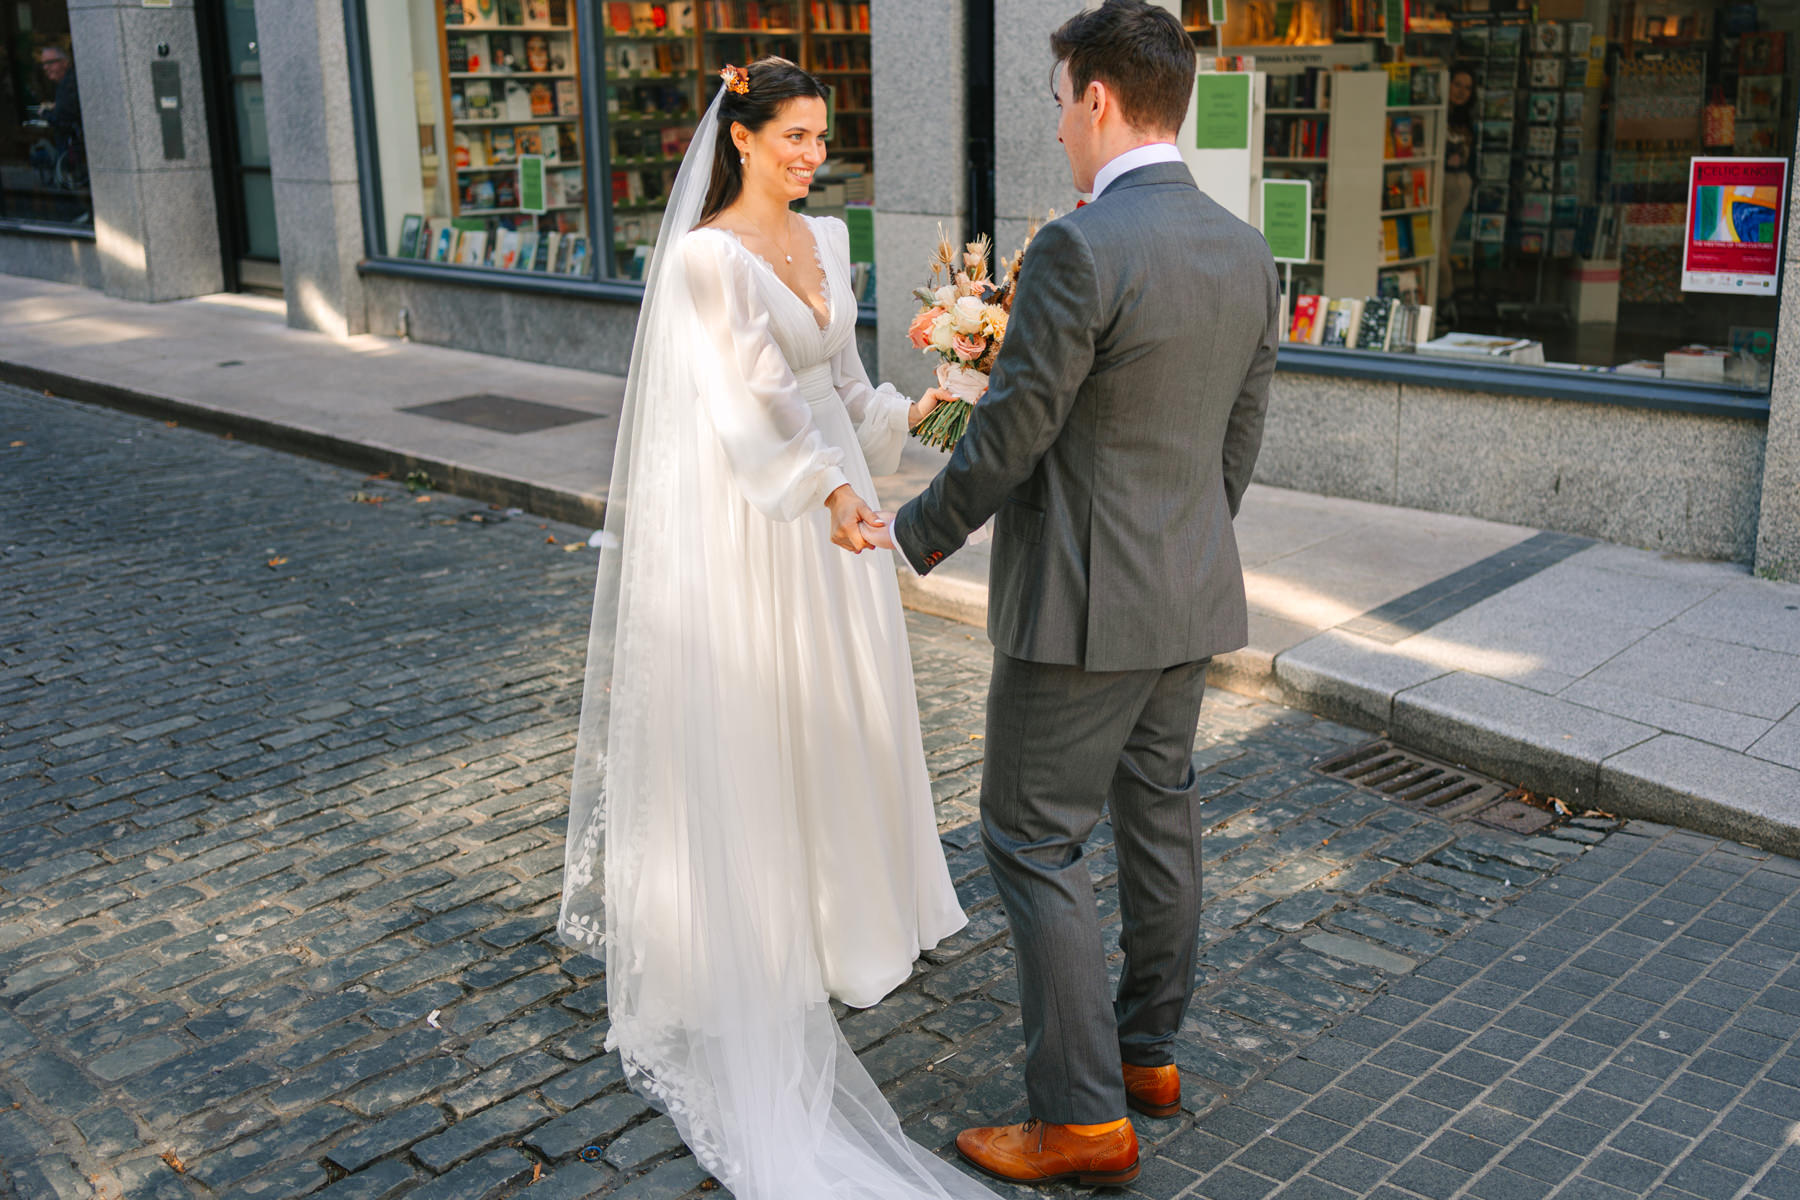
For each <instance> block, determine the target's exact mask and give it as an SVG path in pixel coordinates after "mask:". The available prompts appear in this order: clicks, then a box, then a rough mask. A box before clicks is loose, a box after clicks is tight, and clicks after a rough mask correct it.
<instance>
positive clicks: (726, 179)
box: [700, 55, 826, 225]
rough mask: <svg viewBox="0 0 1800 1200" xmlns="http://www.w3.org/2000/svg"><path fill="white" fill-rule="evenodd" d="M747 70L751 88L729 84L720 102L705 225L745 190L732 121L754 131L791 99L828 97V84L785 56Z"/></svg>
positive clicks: (702, 214) (703, 210)
mask: <svg viewBox="0 0 1800 1200" xmlns="http://www.w3.org/2000/svg"><path fill="white" fill-rule="evenodd" d="M748 72H749V77H750V79H749V82H750V88H749V90H748V91H745V92H741V93H740V92H735V91H732V90H731V89H730V88H726V90H725V98H724V100H722V101H720V103H719V137H718V141H717V143H716V144H715V146H714V148H713V169H712V181H711V183H710V185H709V186H708V187H707V189H706V203H705V204H704V205H703V206H702V207H701V209H700V224H702V225H704V224H706V223H707V222H708V221H710V220H712V219H713V218H714V217H716V216H718V215H719V214H720V213H721V212H723V211H725V210H726V209H727V208H729V207H731V204H732V202H733V201H734V200H736V199H737V198H738V196H739V195H741V194H742V193H743V190H744V169H743V167H742V166H740V165H739V163H738V148H737V143H736V142H733V141H732V140H731V126H732V125H733V123H736V124H738V125H742V126H743V127H744V128H745V129H748V130H749V131H750V132H751V133H755V132H756V131H757V130H759V129H761V128H762V127H763V126H764V125H767V124H768V123H769V122H770V121H773V120H774V119H775V117H776V115H777V114H779V113H780V112H781V106H782V105H784V104H786V103H787V102H788V101H790V100H806V99H819V100H824V99H826V95H825V85H824V84H822V83H820V82H819V81H818V80H817V79H814V78H813V77H812V76H811V75H808V74H807V73H806V72H805V71H802V70H801V69H800V68H799V67H798V66H796V65H795V64H793V63H791V62H789V61H788V60H787V59H785V58H776V57H774V56H772V55H771V56H770V57H768V58H759V59H757V60H756V61H755V62H753V63H751V64H750V66H749V68H748ZM721 86H723V85H721Z"/></svg>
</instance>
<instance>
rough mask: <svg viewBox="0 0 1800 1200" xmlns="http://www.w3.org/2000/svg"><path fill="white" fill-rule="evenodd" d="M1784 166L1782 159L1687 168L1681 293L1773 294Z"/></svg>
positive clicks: (1702, 162)
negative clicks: (1686, 200)
mask: <svg viewBox="0 0 1800 1200" xmlns="http://www.w3.org/2000/svg"><path fill="white" fill-rule="evenodd" d="M1787 165H1788V164H1787V160H1786V159H1784V158H1696V159H1694V160H1693V161H1692V162H1691V163H1690V164H1689V166H1688V204H1687V228H1686V232H1685V236H1684V238H1683V244H1682V262H1681V290H1682V291H1684V292H1726V293H1737V294H1747V295H1770V296H1772V295H1774V294H1775V284H1776V280H1777V277H1778V275H1779V273H1780V270H1781V221H1782V214H1783V213H1784V212H1785V211H1786V203H1787V201H1786V196H1787Z"/></svg>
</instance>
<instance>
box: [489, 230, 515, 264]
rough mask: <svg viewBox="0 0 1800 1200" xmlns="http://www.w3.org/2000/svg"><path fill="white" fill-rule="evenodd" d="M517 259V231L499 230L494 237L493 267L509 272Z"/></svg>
mask: <svg viewBox="0 0 1800 1200" xmlns="http://www.w3.org/2000/svg"><path fill="white" fill-rule="evenodd" d="M518 257H519V231H518V230H516V229H501V230H498V231H497V232H496V233H495V235H494V265H495V266H496V267H499V268H500V269H501V270H503V271H505V270H510V269H511V268H512V265H513V262H514V261H515V260H516V259H517V258H518Z"/></svg>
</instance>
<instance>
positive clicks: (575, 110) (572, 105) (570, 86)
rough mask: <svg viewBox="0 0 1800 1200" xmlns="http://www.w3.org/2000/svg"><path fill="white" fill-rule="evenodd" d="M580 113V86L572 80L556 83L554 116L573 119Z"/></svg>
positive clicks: (561, 80) (562, 80) (560, 80)
mask: <svg viewBox="0 0 1800 1200" xmlns="http://www.w3.org/2000/svg"><path fill="white" fill-rule="evenodd" d="M580 112H581V85H580V84H579V83H577V82H576V81H575V80H573V79H559V80H557V81H556V115H557V116H559V117H573V116H577V115H579V114H580Z"/></svg>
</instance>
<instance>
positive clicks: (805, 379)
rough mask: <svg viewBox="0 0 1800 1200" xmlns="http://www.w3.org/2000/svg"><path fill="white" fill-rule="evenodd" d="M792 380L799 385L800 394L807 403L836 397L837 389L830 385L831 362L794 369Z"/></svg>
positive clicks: (816, 402)
mask: <svg viewBox="0 0 1800 1200" xmlns="http://www.w3.org/2000/svg"><path fill="white" fill-rule="evenodd" d="M794 382H795V383H797V384H799V385H800V395H801V396H802V397H803V398H804V399H805V400H806V402H807V403H808V404H819V403H821V402H823V401H826V400H835V399H837V389H836V388H834V387H833V386H832V385H831V364H830V363H828V362H823V363H815V364H813V365H812V366H810V367H799V368H797V369H795V371H794Z"/></svg>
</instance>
